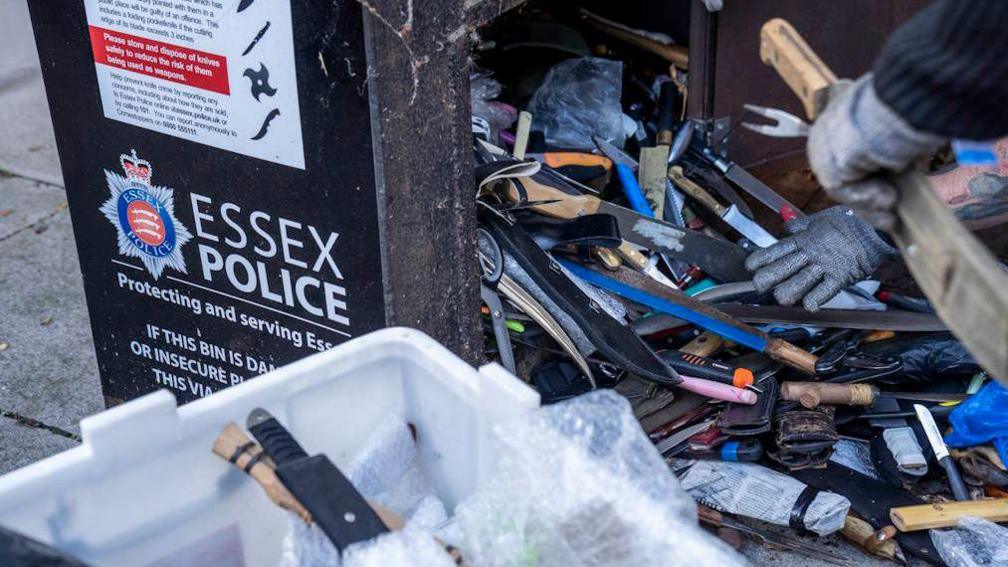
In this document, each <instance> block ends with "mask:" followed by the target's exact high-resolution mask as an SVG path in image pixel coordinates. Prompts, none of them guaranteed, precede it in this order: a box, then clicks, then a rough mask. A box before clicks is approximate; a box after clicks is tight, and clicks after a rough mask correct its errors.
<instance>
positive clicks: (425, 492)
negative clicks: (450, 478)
mask: <svg viewBox="0 0 1008 567" xmlns="http://www.w3.org/2000/svg"><path fill="white" fill-rule="evenodd" d="M416 453H417V451H416V443H415V442H414V441H413V436H412V434H411V433H410V430H409V426H407V425H406V421H405V419H404V418H403V417H402V416H401V415H394V416H392V417H390V418H389V419H388V420H387V421H385V422H384V423H383V424H382V425H380V426H379V427H378V428H376V429H375V430H374V432H372V434H371V435H370V436H368V438H367V439H366V440H365V441H364V444H363V446H362V447H361V448H360V449H359V450H358V452H357V454H356V455H355V457H354V458H353V459H352V460H351V463H350V464H349V465H348V466H347V467H346V468H345V469H344V470H343V474H345V475H346V476H347V478H348V479H350V481H351V482H352V483H353V485H354V487H355V488H357V490H358V492H360V493H361V494H362V495H363V496H364V497H365V498H367V499H369V500H371V501H372V502H377V503H379V504H381V505H382V506H385V507H386V508H388V509H389V510H391V511H392V512H395V513H396V514H398V515H399V516H402V517H403V518H406V522H407V523H406V527H407V528H408V530H407V531H410V534H409V535H408V536H403V538H402V539H401V540H400V539H393V540H391V541H389V542H385V543H383V544H382V545H380V546H378V545H376V546H375V547H374V549H371V550H370V551H368V552H367V553H361V554H360V557H358V559H356V560H359V561H362V563H354V564H356V565H372V564H377V563H373V561H374V560H375V557H377V556H379V555H380V554H382V553H385V552H386V551H387V552H388V553H389V554H390V557H398V555H397V554H401V553H403V552H404V550H405V549H408V548H410V545H412V543H415V542H413V539H414V538H415V537H416V536H415V533H416V532H418V531H419V530H421V529H432V528H433V527H434V526H436V525H438V524H441V523H443V522H444V521H445V520H446V519H447V517H448V515H447V513H446V511H445V507H444V503H443V502H441V500H440V499H439V498H438V497H437V496H436V495H435V491H434V485H433V484H432V483H431V481H430V479H428V478H427V475H426V474H424V472H423V470H422V469H421V468H420V466H419V464H418V463H417V460H416ZM287 523H288V531H287V535H286V537H285V538H284V542H283V550H282V553H281V557H280V562H279V567H315V566H320V567H330V566H332V567H337V566H339V565H340V558H339V554H338V553H337V552H336V548H335V547H333V545H332V542H330V541H329V538H328V537H326V535H325V534H324V533H323V532H322V530H320V529H319V528H318V526H316V525H311V526H307V525H305V523H304V522H303V521H302V520H301V519H300V518H298V517H297V516H295V515H293V514H289V513H288V518H287ZM424 533H426V532H424ZM432 538H433V536H431V535H430V533H426V539H429V540H431V541H432V542H433V539H432ZM434 547H435V549H436V550H437V549H440V548H439V547H438V546H437V545H435V546H434ZM369 549H370V548H369ZM349 552H350V549H348V550H347V553H348V554H349ZM417 553H423V551H422V549H421V550H420V551H417ZM440 553H441V554H442V555H445V557H448V556H447V555H446V554H444V552H443V551H442V552H440ZM348 557H349V555H348ZM419 557H424V558H425V559H426V556H424V555H419ZM344 559H345V561H344V563H345V564H346V565H351V564H352V563H350V561H349V559H347V558H344ZM448 560H449V561H451V558H448ZM401 564H402V565H407V564H409V563H408V562H406V563H401ZM424 564H425V565H427V564H429V565H435V563H427V562H426V560H425V562H424ZM385 565H398V564H397V563H391V562H390V563H385Z"/></svg>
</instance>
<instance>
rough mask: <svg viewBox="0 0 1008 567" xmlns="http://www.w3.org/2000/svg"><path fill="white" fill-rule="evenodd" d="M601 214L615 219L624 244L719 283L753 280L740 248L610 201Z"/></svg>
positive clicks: (606, 203) (601, 207) (606, 202)
mask: <svg viewBox="0 0 1008 567" xmlns="http://www.w3.org/2000/svg"><path fill="white" fill-rule="evenodd" d="M598 212H599V213H604V214H607V215H612V216H614V217H616V222H617V224H618V225H619V229H620V235H621V236H622V237H623V239H624V240H627V241H629V242H633V243H634V244H637V245H638V246H643V247H644V248H647V249H648V250H651V251H652V252H658V253H661V254H666V255H668V256H669V257H670V258H675V259H677V260H685V261H687V262H689V263H691V264H696V265H698V266H700V269H701V270H703V271H704V272H706V273H707V274H708V275H710V276H711V277H712V278H714V279H716V280H718V281H721V282H737V281H743V280H748V279H750V278H751V277H752V276H751V274H750V273H749V271H748V270H746V268H745V259H746V256H747V255H748V254H747V253H746V251H745V250H743V249H742V248H741V247H740V246H738V245H737V244H734V243H732V242H728V241H727V240H720V239H717V238H713V237H710V236H707V235H706V234H703V233H700V232H696V231H692V230H689V229H683V228H679V227H677V226H675V225H673V224H671V223H667V222H664V221H660V220H658V219H653V218H648V217H645V216H644V215H641V214H639V213H637V212H635V211H631V210H630V209H626V208H623V207H620V206H618V205H614V204H612V203H610V202H608V201H602V202H601V204H600V206H599V209H598Z"/></svg>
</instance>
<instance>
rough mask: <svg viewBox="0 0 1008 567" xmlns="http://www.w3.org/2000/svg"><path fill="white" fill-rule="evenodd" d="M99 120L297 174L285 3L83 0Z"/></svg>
mask: <svg viewBox="0 0 1008 567" xmlns="http://www.w3.org/2000/svg"><path fill="white" fill-rule="evenodd" d="M84 4H85V7H86V9H87V18H88V26H89V28H90V33H91V48H92V51H93V54H94V60H95V69H96V71H97V74H98V87H99V89H100V91H101V99H102V106H103V107H104V111H105V116H106V117H107V118H110V119H112V120H118V121H120V122H125V123H127V124H132V125H134V126H140V127H143V128H147V129H150V130H154V131H157V132H161V133H163V134H169V135H171V136H176V137H178V138H184V139H186V140H191V141H194V142H199V143H201V144H206V145H208V146H213V147H215V148H221V149H224V150H229V151H232V152H237V153H240V154H243V155H246V156H251V157H255V158H259V159H264V160H267V161H271V162H275V163H280V164H284V165H288V166H291V167H296V168H299V169H304V143H303V141H302V138H301V112H300V108H299V106H298V97H297V75H296V73H295V63H294V32H293V25H292V23H291V7H290V0H84Z"/></svg>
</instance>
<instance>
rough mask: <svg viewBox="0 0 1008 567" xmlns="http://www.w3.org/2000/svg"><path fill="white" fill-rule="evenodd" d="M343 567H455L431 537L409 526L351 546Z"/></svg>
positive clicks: (452, 561) (425, 532)
mask: <svg viewBox="0 0 1008 567" xmlns="http://www.w3.org/2000/svg"><path fill="white" fill-rule="evenodd" d="M343 565H344V567H390V566H394V565H402V566H407V565H416V566H423V567H456V565H455V560H453V559H452V557H451V555H449V554H448V553H447V552H446V551H445V550H444V547H442V546H441V545H440V544H438V542H437V541H436V540H435V539H434V538H433V537H432V536H431V534H430V533H429V532H427V531H424V530H419V529H416V528H412V527H409V526H407V527H406V528H405V529H403V530H401V531H398V532H392V533H390V534H386V535H383V536H381V537H377V538H375V539H373V540H371V541H367V542H361V543H357V544H354V545H351V546H350V547H348V548H347V550H346V552H345V553H344V554H343Z"/></svg>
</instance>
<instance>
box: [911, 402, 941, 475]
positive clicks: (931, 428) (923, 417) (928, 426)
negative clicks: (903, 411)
mask: <svg viewBox="0 0 1008 567" xmlns="http://www.w3.org/2000/svg"><path fill="white" fill-rule="evenodd" d="M914 411H915V412H917V419H919V420H920V422H921V426H923V427H924V434H925V435H927V438H928V443H930V444H931V450H932V451H934V455H935V459H937V460H939V461H940V460H942V459H944V458H945V457H947V456H949V451H948V447H946V446H945V440H944V439H942V435H941V432H940V431H938V424H937V423H935V420H934V416H933V415H931V412H930V411H929V410H928V409H927V408H926V407H924V406H922V405H920V404H914Z"/></svg>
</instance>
